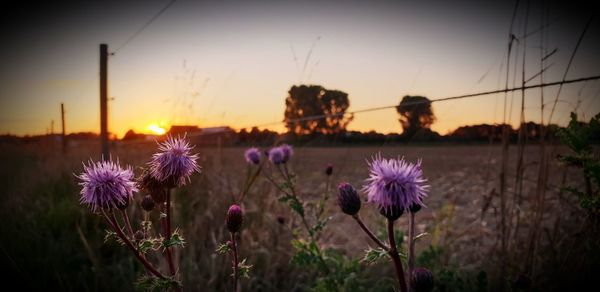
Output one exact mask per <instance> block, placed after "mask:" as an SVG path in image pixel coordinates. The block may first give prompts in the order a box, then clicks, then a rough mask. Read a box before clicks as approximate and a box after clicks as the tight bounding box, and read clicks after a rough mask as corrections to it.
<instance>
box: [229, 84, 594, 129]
mask: <svg viewBox="0 0 600 292" xmlns="http://www.w3.org/2000/svg"><path fill="white" fill-rule="evenodd" d="M591 80H600V75H595V76H588V77H582V78H577V79H569V80H566V79H563V80H562V81H555V82H548V83H539V84H534V85H527V86H520V87H513V88H506V89H497V90H490V91H483V92H477V93H468V94H462V95H456V96H449V97H443V98H438V99H432V100H423V101H413V102H406V103H404V104H403V105H406V106H411V105H419V104H426V103H437V102H444V101H450V100H457V99H463V98H470V97H477V96H485V95H491V94H497V93H507V92H513V91H518V90H528V89H534V88H543V87H549V86H557V85H560V86H562V85H564V84H570V83H578V82H585V81H591ZM396 107H398V104H395V105H386V106H380V107H372V108H365V109H360V110H355V111H348V112H342V113H337V114H321V115H312V116H307V117H301V118H296V119H288V120H283V121H277V122H270V123H264V124H258V125H252V126H247V127H241V128H239V129H246V128H254V127H256V128H262V127H268V126H276V125H280V124H293V123H298V122H303V121H311V120H320V119H326V118H336V117H343V116H346V115H350V116H353V115H355V114H361V113H367V112H374V111H380V110H386V109H392V108H396Z"/></svg>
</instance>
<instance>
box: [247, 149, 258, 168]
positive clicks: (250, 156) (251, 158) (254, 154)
mask: <svg viewBox="0 0 600 292" xmlns="http://www.w3.org/2000/svg"><path fill="white" fill-rule="evenodd" d="M244 158H246V162H248V163H254V164H258V163H260V150H258V149H256V148H254V147H253V148H249V149H248V150H246V152H244Z"/></svg>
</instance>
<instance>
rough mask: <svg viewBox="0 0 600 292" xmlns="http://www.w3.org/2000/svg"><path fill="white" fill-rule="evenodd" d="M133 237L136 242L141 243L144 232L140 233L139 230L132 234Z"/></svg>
mask: <svg viewBox="0 0 600 292" xmlns="http://www.w3.org/2000/svg"><path fill="white" fill-rule="evenodd" d="M133 237H134V238H135V240H136V241H142V240H143V239H144V237H145V236H144V232H142V231H141V230H138V231H136V232H135V233H134V234H133Z"/></svg>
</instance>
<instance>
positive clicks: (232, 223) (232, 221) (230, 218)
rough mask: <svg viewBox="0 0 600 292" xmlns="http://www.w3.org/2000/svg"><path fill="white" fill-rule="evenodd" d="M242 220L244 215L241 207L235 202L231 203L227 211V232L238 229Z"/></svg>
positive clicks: (233, 231)
mask: <svg viewBox="0 0 600 292" xmlns="http://www.w3.org/2000/svg"><path fill="white" fill-rule="evenodd" d="M243 221H244V215H243V214H242V208H240V206H238V205H236V204H233V205H231V207H229V210H228V211H227V229H228V230H229V232H231V233H235V232H238V231H240V228H242V223H243Z"/></svg>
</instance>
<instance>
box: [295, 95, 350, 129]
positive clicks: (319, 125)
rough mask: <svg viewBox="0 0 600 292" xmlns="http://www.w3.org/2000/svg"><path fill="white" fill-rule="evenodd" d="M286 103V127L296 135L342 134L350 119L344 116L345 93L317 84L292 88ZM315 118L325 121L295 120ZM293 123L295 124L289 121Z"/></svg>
mask: <svg viewBox="0 0 600 292" xmlns="http://www.w3.org/2000/svg"><path fill="white" fill-rule="evenodd" d="M288 93H289V95H288V97H287V98H286V100H285V106H286V108H285V113H284V115H285V120H286V128H287V129H288V131H289V132H291V133H295V134H297V135H305V134H314V133H322V134H335V133H339V132H343V131H344V130H345V129H346V126H347V125H348V123H349V122H350V121H351V120H352V117H349V116H345V115H344V113H345V112H346V110H347V109H348V107H349V106H350V100H349V99H348V94H347V93H345V92H342V91H339V90H328V89H325V88H323V87H322V86H319V85H300V86H296V85H294V86H292V88H290V90H289V92H288ZM314 115H326V116H328V117H327V118H326V119H318V120H298V119H302V118H303V117H308V116H314ZM292 120H294V121H292Z"/></svg>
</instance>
